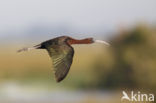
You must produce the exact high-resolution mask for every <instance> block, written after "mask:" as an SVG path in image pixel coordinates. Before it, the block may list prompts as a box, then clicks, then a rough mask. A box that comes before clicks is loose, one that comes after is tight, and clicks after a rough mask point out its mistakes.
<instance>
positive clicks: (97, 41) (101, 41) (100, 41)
mask: <svg viewBox="0 0 156 103" xmlns="http://www.w3.org/2000/svg"><path fill="white" fill-rule="evenodd" d="M95 42H96V43H103V44H105V45H107V46H110V44H109V43H107V42H105V41H103V40H95Z"/></svg>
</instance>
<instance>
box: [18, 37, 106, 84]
mask: <svg viewBox="0 0 156 103" xmlns="http://www.w3.org/2000/svg"><path fill="white" fill-rule="evenodd" d="M94 42H95V41H94V40H93V38H86V39H82V40H76V39H73V38H71V37H69V36H61V37H57V38H54V39H50V40H47V41H45V42H42V43H41V44H39V45H36V46H34V47H33V48H35V49H46V50H47V51H48V53H49V55H50V57H51V58H52V61H53V67H54V73H55V78H56V81H57V82H60V81H62V80H63V79H64V78H65V77H66V75H67V74H68V72H69V69H70V66H71V64H72V61H73V56H74V49H73V48H72V46H71V45H72V44H91V43H94ZM98 42H99V41H98ZM100 42H104V41H100ZM33 48H23V49H21V50H19V51H18V52H21V51H27V50H30V49H33Z"/></svg>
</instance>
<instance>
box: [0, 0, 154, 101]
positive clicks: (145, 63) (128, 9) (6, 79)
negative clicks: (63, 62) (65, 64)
mask: <svg viewBox="0 0 156 103" xmlns="http://www.w3.org/2000/svg"><path fill="white" fill-rule="evenodd" d="M155 10H156V0H10V1H8V0H0V103H130V102H129V101H127V100H124V101H121V98H122V96H123V94H122V91H125V92H126V93H128V94H129V96H130V93H131V91H134V92H135V93H138V91H139V92H141V93H143V94H144V93H145V94H149V93H152V94H156V79H155V78H156V13H155ZM63 35H67V36H71V37H73V38H75V39H83V38H87V37H93V38H94V39H101V40H105V41H107V42H109V43H110V44H111V46H109V47H108V46H106V45H103V44H98V43H95V44H91V45H72V46H73V47H74V49H75V55H74V59H73V64H72V66H71V68H70V71H69V74H68V75H67V77H66V78H65V79H64V80H63V81H62V82H61V83H56V81H55V79H54V75H53V71H52V69H53V65H52V61H51V58H50V57H49V55H48V53H47V51H46V50H32V51H29V52H22V53H17V52H16V51H17V50H19V49H21V48H23V47H32V46H34V45H37V44H40V43H41V42H43V41H45V40H48V39H51V38H54V37H58V36H63ZM155 101H156V100H155ZM144 102H146V101H144ZM137 103H139V102H137Z"/></svg>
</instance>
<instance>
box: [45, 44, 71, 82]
mask: <svg viewBox="0 0 156 103" xmlns="http://www.w3.org/2000/svg"><path fill="white" fill-rule="evenodd" d="M47 50H48V53H49V55H50V57H51V58H52V61H53V66H54V73H55V78H56V81H57V82H60V81H62V80H63V79H64V78H65V77H66V75H67V74H68V71H69V69H70V66H71V64H72V61H73V55H74V50H73V48H72V47H71V46H70V45H67V44H61V45H51V46H49V47H47Z"/></svg>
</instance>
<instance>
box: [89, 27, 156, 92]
mask: <svg viewBox="0 0 156 103" xmlns="http://www.w3.org/2000/svg"><path fill="white" fill-rule="evenodd" d="M103 55H104V57H103V58H102V57H99V58H97V59H96V60H95V64H94V65H93V69H92V72H93V76H94V78H95V79H92V82H91V84H88V85H89V87H90V85H92V83H94V84H93V85H92V86H93V87H94V88H109V89H117V88H118V89H121V88H129V89H131V88H135V89H143V90H148V91H152V92H154V91H156V79H155V78H156V28H152V27H147V26H144V25H139V26H136V27H135V28H132V29H131V30H121V31H120V32H119V33H118V34H117V35H116V36H115V37H113V38H112V39H111V47H109V49H108V50H107V52H105V53H104V54H103Z"/></svg>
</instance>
